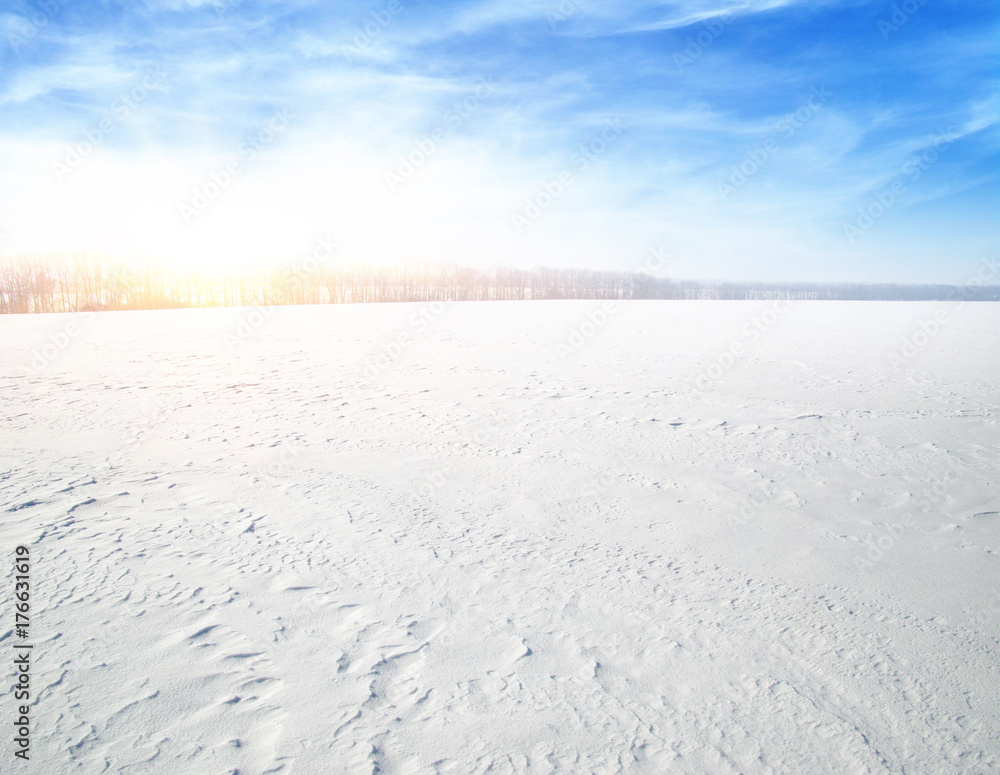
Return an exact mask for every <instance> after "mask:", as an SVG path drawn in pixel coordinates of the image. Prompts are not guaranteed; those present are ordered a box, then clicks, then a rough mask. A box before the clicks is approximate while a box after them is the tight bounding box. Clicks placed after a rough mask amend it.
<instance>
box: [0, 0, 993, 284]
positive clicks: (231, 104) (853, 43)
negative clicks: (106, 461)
mask: <svg viewBox="0 0 1000 775" xmlns="http://www.w3.org/2000/svg"><path fill="white" fill-rule="evenodd" d="M998 21H1000V13H998V9H997V6H996V4H995V3H993V2H947V1H945V0H926V2H924V3H922V4H921V3H920V2H919V0H909V1H908V2H906V3H893V2H861V1H857V2H846V3H835V2H789V1H788V0H766V1H764V2H742V3H728V2H722V1H720V0H699V2H681V3H653V2H640V1H639V0H627V1H625V2H616V3H597V2H590V0H579V1H577V0H561V2H558V1H557V2H518V0H506V1H505V2H494V1H493V0H485V1H480V2H434V3H430V2H415V1H414V0H386V1H385V2H382V1H380V0H376V1H375V2H351V1H350V0H348V1H346V2H339V3H336V4H331V3H323V2H309V1H307V0H293V1H292V2H280V3H278V2H273V3H272V2H257V1H256V0H242V2H237V0H215V2H201V1H200V0H145V1H142V0H140V1H137V2H130V3H111V2H86V1H85V0H65V2H61V1H60V0H42V2H40V3H39V2H38V0H32V1H31V2H21V0H11V1H10V2H7V3H5V4H4V12H3V13H2V14H0V30H2V39H0V66H2V70H0V175H2V180H3V186H2V190H0V232H3V234H4V236H3V237H2V241H0V250H2V251H7V252H14V253H32V252H49V251H76V250H100V251H102V252H104V253H107V254H109V255H113V256H118V257H123V258H139V259H141V258H146V257H157V258H160V259H162V260H165V261H171V262H177V263H179V264H190V265H192V266H199V267H201V266H213V265H218V266H228V265H234V264H241V263H247V262H261V261H267V260H276V259H289V258H294V257H295V256H298V255H308V254H309V253H310V252H311V250H312V246H314V245H315V244H316V241H317V239H320V238H327V235H331V236H333V237H335V238H336V240H337V241H339V243H340V245H341V251H342V257H343V258H344V259H345V260H358V261H373V262H380V263H389V262H396V261H401V260H423V259H427V260H446V261H456V262H458V263H462V264H468V265H477V266H488V265H495V264H501V263H502V264H508V265H516V266H535V265H547V266H578V267H595V268H596V267H601V268H619V269H626V270H628V269H639V268H641V267H642V266H643V265H644V263H645V261H646V259H647V257H648V256H649V254H650V251H651V250H656V251H658V252H661V253H662V252H664V251H665V252H666V253H669V255H670V259H669V261H668V262H667V264H666V265H665V266H664V267H663V270H662V271H661V272H660V273H661V274H664V275H668V276H675V277H687V278H700V279H734V280H752V279H761V280H816V281H823V280H858V281H897V282H953V283H961V282H964V281H965V280H966V279H967V278H968V277H969V276H970V275H971V274H973V273H974V272H975V271H976V269H977V268H978V265H979V262H980V261H981V260H982V259H983V258H984V257H986V256H991V255H995V254H996V253H997V247H998V245H1000V219H998V218H997V217H996V216H997V213H1000V207H998V205H1000V196H998V186H997V178H998V171H1000V168H998V164H997V161H998V143H997V118H998V97H997V94H998V81H1000V71H998V31H1000V24H998ZM227 170H228V172H227Z"/></svg>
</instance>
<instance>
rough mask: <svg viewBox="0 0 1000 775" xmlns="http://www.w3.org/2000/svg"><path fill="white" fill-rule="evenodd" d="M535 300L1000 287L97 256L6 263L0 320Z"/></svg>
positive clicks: (984, 291) (935, 295)
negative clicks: (197, 266) (225, 265)
mask: <svg viewBox="0 0 1000 775" xmlns="http://www.w3.org/2000/svg"><path fill="white" fill-rule="evenodd" d="M527 299H613V300H628V299H683V300H690V299H727V300H771V299H792V300H799V299H803V300H804V299H819V300H889V301H895V300H899V301H934V300H941V301H949V300H950V301H962V300H964V301H1000V286H996V285H981V284H969V285H965V286H953V285H902V284H885V283H883V284H862V283H834V284H813V283H725V282H721V283H710V282H697V281H692V280H672V279H667V278H662V277H657V276H655V275H653V274H651V273H649V272H646V271H632V272H623V271H612V270H605V271H601V270H589V269H553V268H546V267H541V268H536V269H518V268H513V267H504V266H500V267H493V268H490V269H473V268H470V267H464V266H459V265H457V264H447V263H433V262H414V263H407V264H401V265H398V266H371V265H367V264H351V263H347V262H342V261H330V262H308V261H307V262H305V263H303V262H301V261H300V262H298V263H287V264H285V265H272V266H267V267H255V268H246V269H240V270H233V271H229V272H211V271H207V270H192V269H169V268H167V267H164V266H163V265H161V264H156V263H153V262H148V263H146V264H143V265H141V266H140V265H133V264H126V263H123V262H116V261H109V260H108V259H106V258H103V257H101V256H100V255H96V254H83V255H78V256H72V257H69V256H48V257H30V258H23V257H21V258H17V257H10V256H8V257H4V258H0V313H8V314H9V313H31V312H84V311H92V310H128V309H133V310H134V309H168V308H179V307H241V306H242V307H249V306H260V305H267V306H271V305H286V304H357V303H381V302H402V301H422V302H427V301H509V300H527Z"/></svg>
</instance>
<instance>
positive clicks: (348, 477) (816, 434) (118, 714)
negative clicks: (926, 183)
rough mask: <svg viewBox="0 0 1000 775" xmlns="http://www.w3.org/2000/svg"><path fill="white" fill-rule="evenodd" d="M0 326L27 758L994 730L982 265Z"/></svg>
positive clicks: (51, 767) (363, 753) (725, 752)
mask: <svg viewBox="0 0 1000 775" xmlns="http://www.w3.org/2000/svg"><path fill="white" fill-rule="evenodd" d="M935 315H937V316H938V317H937V318H935ZM928 321H931V323H928ZM934 322H936V323H937V327H936V328H935V326H934V325H932V323H934ZM70 330H72V333H68V332H69V331H70ZM921 331H923V332H924V334H923V335H922V336H921V335H919V333H918V332H921ZM754 332H756V333H754ZM928 332H933V333H928ZM734 345H739V346H736V347H735V348H734ZM734 350H735V351H736V352H737V353H738V354H737V355H732V353H733V351H734ZM0 352H2V362H0V388H2V394H0V395H2V398H3V406H4V410H5V411H4V419H3V438H4V445H3V453H2V454H3V461H2V462H0V471H2V474H0V476H2V481H0V503H2V507H0V514H2V516H3V519H2V520H0V546H2V547H3V550H4V551H5V552H6V553H8V556H9V557H13V551H14V547H15V546H16V545H17V544H19V543H25V544H27V545H29V546H30V547H31V550H32V556H33V562H34V565H33V570H32V573H33V577H32V578H33V585H34V586H33V592H32V601H33V609H32V611H33V619H32V628H33V635H32V637H33V641H32V642H33V643H34V654H33V659H34V662H33V667H32V669H33V673H32V684H33V687H35V689H37V690H38V691H37V694H36V695H35V696H34V701H33V702H34V704H33V706H32V748H31V757H32V758H31V764H30V768H31V770H32V771H33V772H45V773H71V772H81V773H93V772H116V773H171V775H175V774H176V773H198V775H213V774H216V773H218V774H220V775H221V773H239V775H255V774H257V773H265V772H282V773H302V774H303V775H315V774H316V773H352V774H353V773H382V775H396V774H399V773H437V772H442V773H444V772H451V773H456V774H458V773H462V774H463V775H464V774H465V773H485V772H490V773H549V772H567V773H619V772H621V773H666V772H670V773H705V772H712V773H807V772H808V773H821V772H831V773H833V772H836V773H882V772H893V773H902V772H907V773H909V772H913V773H926V772H935V773H965V772H995V771H998V770H1000V718H998V716H1000V704H998V703H997V701H996V698H997V697H998V696H1000V676H998V667H1000V643H998V634H1000V592H998V590H1000V583H998V582H1000V557H998V552H1000V516H998V514H1000V487H998V474H1000V428H998V425H997V418H998V398H1000V390H998V387H997V386H998V385H1000V359H998V358H997V354H998V352H1000V305H997V304H987V303H982V304H966V305H961V304H946V303H892V302H888V303H882V302H867V303H866V302H858V303H851V302H794V303H792V304H790V305H785V304H783V303H777V304H776V303H774V302H620V303H617V304H612V305H606V304H605V303H603V302H598V301H565V302H558V301H552V302H524V303H522V302H499V303H488V302H481V303H452V304H413V305H410V304H394V305H367V306H354V305H344V306H324V307H285V308H274V309H266V310H232V309H205V310H170V311H151V312H115V313H99V314H96V315H33V316H4V317H2V318H0ZM726 353H729V355H728V356H727V355H726ZM730 356H731V357H730ZM713 364H716V365H715V367H713ZM11 565H12V563H11V564H10V565H9V566H8V567H9V568H10V566H11ZM7 575H8V578H7V581H6V584H7V588H8V589H10V590H13V578H12V576H13V569H12V568H10V569H9V570H8V574H7ZM5 599H10V597H9V595H8V594H7V593H5ZM6 611H7V612H6V613H5V616H6V617H7V621H8V627H9V626H10V625H11V624H12V623H13V622H12V619H13V615H12V613H11V610H10V609H9V608H8V609H6ZM0 633H3V640H2V641H0V644H2V646H0V647H2V648H4V649H5V651H7V652H8V653H12V651H13V650H12V649H10V648H9V647H10V646H11V643H12V640H13V637H12V633H11V631H10V630H9V629H7V628H0ZM8 670H9V671H10V668H8ZM12 674H13V673H12V671H10V675H12ZM14 705H15V703H14V701H13V700H12V699H11V697H10V695H9V694H7V695H5V704H4V706H3V710H4V713H5V714H7V715H8V716H9V715H10V714H11V713H12V712H13V711H14V710H15V707H14ZM8 735H9V736H11V737H12V736H13V735H11V734H10V731H9V730H8ZM0 746H2V747H3V748H4V749H5V750H7V751H8V753H7V754H5V756H10V754H9V751H10V740H9V739H5V740H4V741H3V742H2V744H0ZM23 769H24V770H25V771H27V770H28V766H25V767H23Z"/></svg>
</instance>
